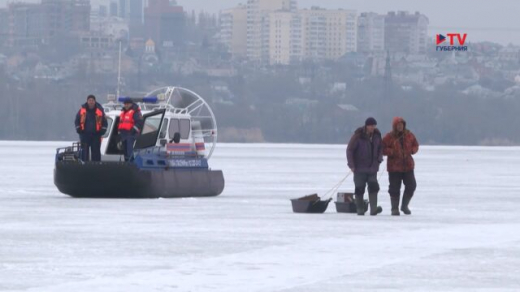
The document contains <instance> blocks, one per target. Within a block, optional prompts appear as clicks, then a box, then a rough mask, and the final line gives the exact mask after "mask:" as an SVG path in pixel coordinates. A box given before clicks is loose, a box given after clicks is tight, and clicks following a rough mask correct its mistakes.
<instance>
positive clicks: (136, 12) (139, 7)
mask: <svg viewBox="0 0 520 292" xmlns="http://www.w3.org/2000/svg"><path fill="white" fill-rule="evenodd" d="M127 4H128V6H127V7H128V8H129V9H128V27H129V29H130V37H141V36H142V35H143V33H144V26H143V0H129V1H128V3H127Z"/></svg>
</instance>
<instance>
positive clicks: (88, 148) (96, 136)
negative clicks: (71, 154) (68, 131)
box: [75, 95, 108, 161]
mask: <svg viewBox="0 0 520 292" xmlns="http://www.w3.org/2000/svg"><path fill="white" fill-rule="evenodd" d="M75 125H76V132H77V133H78V134H79V138H80V142H81V153H82V155H81V159H82V160H83V161H88V160H89V156H90V155H89V152H92V161H101V137H102V136H103V135H105V133H106V131H107V125H108V123H107V119H106V117H105V110H104V109H103V107H102V106H101V105H100V104H99V103H97V102H96V97H95V96H94V95H89V96H88V97H87V102H86V103H85V104H83V105H82V106H81V108H80V109H79V111H78V113H77V114H76V121H75Z"/></svg>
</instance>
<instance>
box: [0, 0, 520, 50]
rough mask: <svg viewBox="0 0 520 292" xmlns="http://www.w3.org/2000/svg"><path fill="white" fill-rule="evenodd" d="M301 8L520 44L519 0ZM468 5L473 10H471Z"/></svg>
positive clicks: (229, 0) (337, 0) (206, 6)
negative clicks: (415, 19)
mask: <svg viewBox="0 0 520 292" xmlns="http://www.w3.org/2000/svg"><path fill="white" fill-rule="evenodd" d="M9 2H14V1H13V0H0V7H4V6H5V5H6V4H7V3H9ZM17 2H33V3H37V2H40V0H24V1H17ZM109 2H110V1H109V0H92V1H91V3H92V6H93V7H94V8H95V7H97V6H98V5H100V4H106V3H109ZM177 2H178V4H179V5H182V6H184V8H185V10H186V11H191V10H195V11H201V10H204V11H207V12H211V13H218V12H219V11H221V10H224V9H229V8H233V7H234V6H236V5H237V4H239V3H246V2H247V0H226V1H212V0H189V1H188V0H177ZM298 5H299V7H300V8H310V7H311V6H313V5H315V6H316V5H317V6H320V7H323V8H327V9H338V8H342V9H352V10H356V11H357V12H358V14H359V13H362V12H376V13H384V14H386V13H387V12H389V11H399V10H402V11H409V12H415V11H419V12H421V13H423V14H425V15H426V16H428V18H429V20H430V26H429V32H428V34H429V35H430V36H434V35H435V34H438V33H449V32H455V33H468V41H470V42H478V41H492V42H497V43H500V44H502V45H507V44H509V43H512V44H516V45H520V19H519V18H518V17H517V12H518V11H520V1H493V2H491V1H486V0H459V1H457V2H456V3H454V2H452V1H447V0H445V1H434V0H424V1H414V0H393V1H375V0H372V1H363V0H351V1H348V2H346V1H343V0H327V1H321V2H317V1H316V0H298ZM468 7H471V11H470V12H468Z"/></svg>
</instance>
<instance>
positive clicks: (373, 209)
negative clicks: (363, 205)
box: [368, 193, 383, 216]
mask: <svg viewBox="0 0 520 292" xmlns="http://www.w3.org/2000/svg"><path fill="white" fill-rule="evenodd" d="M368 199H369V200H370V215H372V216H375V215H377V214H379V213H381V212H383V208H381V207H379V206H377V193H372V194H368Z"/></svg>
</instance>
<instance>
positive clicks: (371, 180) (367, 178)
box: [354, 173, 379, 196]
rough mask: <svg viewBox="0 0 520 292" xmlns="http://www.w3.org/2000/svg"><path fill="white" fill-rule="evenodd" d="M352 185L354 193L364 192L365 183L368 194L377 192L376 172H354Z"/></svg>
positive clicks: (361, 193) (360, 194)
mask: <svg viewBox="0 0 520 292" xmlns="http://www.w3.org/2000/svg"><path fill="white" fill-rule="evenodd" d="M354 185H355V187H356V190H355V194H356V195H359V196H362V195H363V194H365V188H366V186H367V185H368V193H369V194H373V193H377V192H379V183H378V182H377V173H354Z"/></svg>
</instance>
